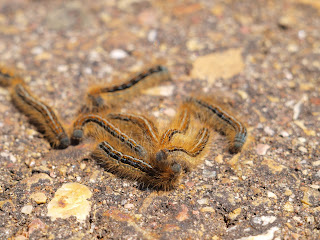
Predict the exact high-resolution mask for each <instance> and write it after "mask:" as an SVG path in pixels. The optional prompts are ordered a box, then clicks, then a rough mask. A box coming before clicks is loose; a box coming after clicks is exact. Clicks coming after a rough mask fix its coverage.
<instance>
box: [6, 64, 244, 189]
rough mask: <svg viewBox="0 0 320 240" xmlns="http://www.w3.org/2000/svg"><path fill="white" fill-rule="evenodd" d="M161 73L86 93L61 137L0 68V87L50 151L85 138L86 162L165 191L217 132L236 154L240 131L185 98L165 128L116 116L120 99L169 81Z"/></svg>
mask: <svg viewBox="0 0 320 240" xmlns="http://www.w3.org/2000/svg"><path fill="white" fill-rule="evenodd" d="M170 79H171V78H170V75H169V72H168V70H167V68H166V67H163V66H154V67H151V68H149V69H147V70H145V71H143V72H141V73H140V74H138V75H135V76H134V77H133V78H130V79H129V80H128V81H126V82H124V83H123V84H120V85H116V86H111V87H94V88H91V89H89V91H88V93H87V96H86V102H85V104H84V106H83V107H82V108H81V109H80V111H79V112H80V113H79V116H78V117H77V118H76V120H75V121H74V122H73V125H72V127H70V128H69V129H70V130H69V131H66V130H65V128H64V127H63V125H62V124H61V121H60V120H59V118H58V117H57V115H56V114H55V112H54V111H53V110H52V108H51V107H49V106H48V105H47V104H45V103H44V102H42V101H40V100H38V99H37V97H36V96H34V95H33V94H32V92H31V91H30V90H29V88H28V87H27V86H26V84H25V82H24V80H23V78H22V77H21V76H20V75H18V74H16V73H15V71H13V70H12V69H9V68H6V67H0V85H1V86H3V87H7V88H8V89H9V90H10V93H11V100H12V102H13V104H14V105H15V106H16V107H17V108H18V109H19V110H20V111H21V112H22V113H24V114H25V115H26V116H27V117H28V118H29V120H30V122H31V123H33V124H34V125H35V126H36V127H37V129H38V130H39V132H41V133H43V135H44V136H45V138H46V139H47V140H48V141H49V142H50V144H51V146H52V147H53V148H58V149H64V148H67V147H68V146H69V145H70V144H71V145H77V144H79V143H80V142H81V141H83V139H85V138H91V139H93V140H94V142H95V147H94V150H93V152H92V153H91V155H90V157H91V158H92V159H94V160H96V161H98V163H99V164H100V165H102V166H103V167H104V168H105V169H106V170H108V171H110V172H112V173H113V174H115V175H117V176H119V177H124V178H127V179H131V180H136V181H138V183H140V184H141V185H142V186H143V187H150V188H155V189H159V190H161V189H162V190H170V189H173V188H174V187H176V186H177V184H178V183H179V179H180V178H181V176H182V175H183V174H184V173H186V172H188V171H190V170H192V169H194V168H195V167H196V166H197V165H198V164H199V163H201V160H202V159H203V158H204V157H205V156H206V153H207V152H208V151H207V150H208V146H209V142H210V140H211V137H210V134H211V133H212V131H218V132H220V133H222V134H223V135H225V136H226V137H227V139H228V142H229V151H230V153H233V154H235V153H238V152H239V151H241V149H242V147H243V145H244V144H245V142H246V138H247V130H246V127H245V126H244V125H243V124H242V123H241V122H240V121H239V120H238V119H236V118H235V117H234V116H232V115H231V114H230V113H228V112H227V111H226V110H224V109H222V108H221V107H219V106H214V105H211V104H210V102H207V101H206V100H201V99H198V98H193V97H189V98H187V99H186V100H185V101H184V102H183V103H182V104H181V105H180V107H179V108H178V111H177V115H176V116H175V117H174V118H173V120H172V122H171V123H170V124H169V125H167V126H162V125H161V124H159V123H157V122H156V121H152V120H151V118H150V117H146V116H142V115H137V114H134V113H117V112H116V110H117V107H116V106H117V104H118V103H119V102H121V101H122V98H123V96H126V97H128V96H131V97H134V95H138V93H140V92H141V91H140V90H141V89H144V88H148V87H150V86H154V85H155V84H159V82H162V81H167V80H170Z"/></svg>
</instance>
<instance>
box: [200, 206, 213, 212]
mask: <svg viewBox="0 0 320 240" xmlns="http://www.w3.org/2000/svg"><path fill="white" fill-rule="evenodd" d="M200 212H211V213H214V212H215V210H214V209H213V208H212V207H203V208H201V209H200Z"/></svg>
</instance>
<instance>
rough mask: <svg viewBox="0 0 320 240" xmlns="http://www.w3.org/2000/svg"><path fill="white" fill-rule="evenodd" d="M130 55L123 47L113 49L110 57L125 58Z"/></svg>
mask: <svg viewBox="0 0 320 240" xmlns="http://www.w3.org/2000/svg"><path fill="white" fill-rule="evenodd" d="M127 56H128V53H127V52H126V51H124V50H122V49H113V50H112V51H111V52H110V57H111V58H113V59H123V58H126V57H127Z"/></svg>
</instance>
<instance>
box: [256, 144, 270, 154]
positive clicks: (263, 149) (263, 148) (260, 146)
mask: <svg viewBox="0 0 320 240" xmlns="http://www.w3.org/2000/svg"><path fill="white" fill-rule="evenodd" d="M269 148H270V146H269V145H267V144H258V145H257V147H256V152H257V154H258V155H261V156H263V155H265V154H266V153H267V151H268V149H269Z"/></svg>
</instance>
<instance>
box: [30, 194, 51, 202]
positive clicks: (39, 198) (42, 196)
mask: <svg viewBox="0 0 320 240" xmlns="http://www.w3.org/2000/svg"><path fill="white" fill-rule="evenodd" d="M30 198H31V199H33V200H34V201H35V202H36V203H37V204H42V203H46V202H47V197H46V195H45V194H44V193H43V192H35V193H33V194H31V196H30Z"/></svg>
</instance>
